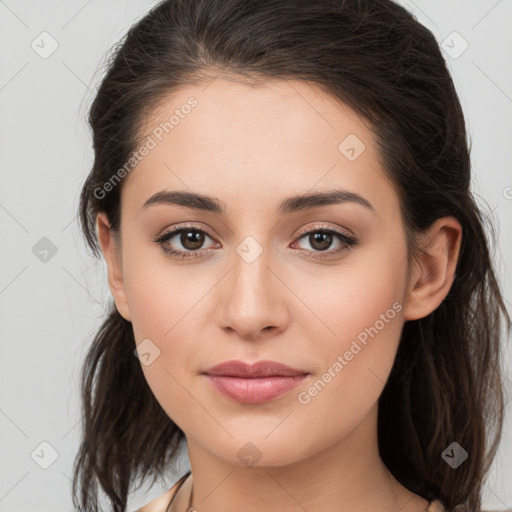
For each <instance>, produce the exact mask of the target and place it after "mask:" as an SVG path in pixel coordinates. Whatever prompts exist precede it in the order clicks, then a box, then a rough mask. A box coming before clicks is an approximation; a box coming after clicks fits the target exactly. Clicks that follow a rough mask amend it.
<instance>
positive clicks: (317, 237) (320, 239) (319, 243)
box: [309, 232, 334, 251]
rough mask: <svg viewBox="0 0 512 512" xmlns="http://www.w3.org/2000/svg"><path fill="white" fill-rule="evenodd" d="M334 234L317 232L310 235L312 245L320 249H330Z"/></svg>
mask: <svg viewBox="0 0 512 512" xmlns="http://www.w3.org/2000/svg"><path fill="white" fill-rule="evenodd" d="M333 238H334V237H333V236H332V235H331V234H330V233H323V232H317V233H312V234H310V235H309V243H310V244H311V247H313V248H314V249H316V250H318V251H325V250H326V249H329V247H330V246H331V244H332V241H333Z"/></svg>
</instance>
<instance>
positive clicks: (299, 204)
mask: <svg viewBox="0 0 512 512" xmlns="http://www.w3.org/2000/svg"><path fill="white" fill-rule="evenodd" d="M342 203H355V204H359V205H361V206H364V207H365V208H368V209H369V210H371V211H372V212H373V213H376V211H375V208H374V207H373V205H372V204H371V203H370V202H369V201H368V200H367V199H365V198H364V197H362V196H360V195H359V194H356V193H355V192H350V191H348V190H330V191H327V192H320V193H314V194H303V195H297V196H293V197H289V198H288V199H285V200H284V201H282V202H281V203H280V205H279V207H278V208H277V210H276V212H277V213H278V214H280V215H286V214H290V213H294V212H298V211H300V210H306V209H312V208H318V207H320V206H328V205H333V204H342ZM157 204H176V205H180V206H186V207H188V208H193V209H196V210H204V211H207V212H212V213H217V214H222V213H224V212H225V211H226V207H225V204H224V203H223V202H222V201H220V200H219V199H217V198H216V197H211V196H207V195H203V194H197V193H193V192H184V191H168V190H161V191H160V192H157V193H156V194H153V195H152V196H151V197H150V198H149V199H148V200H147V201H146V202H145V203H144V204H143V206H142V209H145V208H148V207H149V206H151V205H157Z"/></svg>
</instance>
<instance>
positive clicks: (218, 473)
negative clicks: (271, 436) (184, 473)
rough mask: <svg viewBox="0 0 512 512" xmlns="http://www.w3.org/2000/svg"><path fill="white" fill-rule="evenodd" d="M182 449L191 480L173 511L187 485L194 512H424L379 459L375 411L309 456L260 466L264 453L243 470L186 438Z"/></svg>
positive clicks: (182, 510)
mask: <svg viewBox="0 0 512 512" xmlns="http://www.w3.org/2000/svg"><path fill="white" fill-rule="evenodd" d="M324 442H326V440H324ZM187 450H188V456H189V461H190V468H191V471H192V477H191V478H189V481H188V482H187V484H188V485H186V486H184V488H183V492H182V493H178V494H181V496H176V500H175V501H176V507H173V508H172V512H175V511H176V512H186V510H187V504H188V499H189V497H190V491H191V487H193V502H192V505H193V507H194V508H195V509H196V510H197V511H198V512H202V511H208V512H232V511H233V512H234V511H238V510H247V511H252V510H265V511H267V512H274V511H275V512H278V511H279V512H292V511H293V512H296V511H297V510H301V509H302V510H322V511H323V512H340V511H347V512H348V511H350V512H367V511H368V510H380V511H383V512H388V511H389V512H396V510H400V511H401V512H420V511H421V512H424V511H425V510H426V509H427V505H428V502H427V501H426V500H424V499H423V498H421V497H419V496H417V495H416V494H414V493H412V492H410V491H409V490H407V489H406V488H405V487H403V486H402V485H400V483H399V482H397V480H396V479H395V478H394V477H393V476H392V475H391V473H390V472H389V470H388V469H387V468H386V466H385V464H384V463H383V461H382V459H381V458H380V455H379V450H378V444H377V409H376V408H374V409H372V411H370V413H369V414H368V416H367V417H366V418H365V419H364V420H363V421H362V422H361V423H360V424H359V425H358V426H357V427H356V428H355V429H354V430H353V431H352V432H351V433H350V434H349V435H347V436H345V437H343V438H342V439H338V440H333V442H332V443H327V444H326V446H325V448H324V449H322V450H321V451H318V452H316V453H314V454H313V455H310V456H309V457H302V458H300V457H298V456H297V454H295V455H294V456H295V458H296V459H297V460H294V461H293V462H290V463H288V464H276V463H275V459H274V464H273V465H270V464H263V460H264V453H265V452H264V450H263V451H262V458H261V461H260V462H261V464H260V463H256V464H255V465H253V466H244V465H243V464H241V463H236V462H235V461H236V460H237V459H235V461H229V460H225V459H220V458H218V457H215V456H214V455H213V454H212V452H214V451H215V447H205V446H202V445H201V444H199V443H197V442H194V441H192V440H190V439H187ZM236 451H237V450H236V449H235V450H233V452H234V453H236ZM297 453H300V451H299V450H297ZM173 505H174V503H173Z"/></svg>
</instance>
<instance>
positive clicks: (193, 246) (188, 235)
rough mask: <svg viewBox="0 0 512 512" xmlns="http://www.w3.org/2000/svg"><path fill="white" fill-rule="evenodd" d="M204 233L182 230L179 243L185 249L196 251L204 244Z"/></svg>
mask: <svg viewBox="0 0 512 512" xmlns="http://www.w3.org/2000/svg"><path fill="white" fill-rule="evenodd" d="M204 238H205V236H204V233H203V232H202V231H195V230H184V231H182V232H181V235H180V242H181V245H183V247H185V249H187V250H189V251H196V250H198V249H200V248H201V246H202V245H203V244H204Z"/></svg>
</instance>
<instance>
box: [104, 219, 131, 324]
mask: <svg viewBox="0 0 512 512" xmlns="http://www.w3.org/2000/svg"><path fill="white" fill-rule="evenodd" d="M96 226H97V229H98V240H99V242H100V246H101V250H102V252H103V257H104V258H105V262H106V264H107V270H108V284H109V287H110V291H111V292H112V296H113V297H114V302H115V304H116V308H117V311H119V314H120V315H121V316H122V317H123V318H124V319H125V320H128V321H129V322H131V317H130V311H129V308H128V301H127V300H126V292H125V288H124V281H123V267H122V264H121V247H120V244H119V240H118V238H117V237H116V236H115V234H114V232H112V231H111V229H110V223H109V221H108V218H107V216H106V214H105V213H103V212H100V213H98V215H97V217H96Z"/></svg>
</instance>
